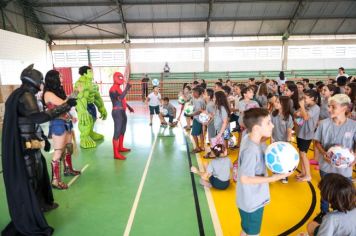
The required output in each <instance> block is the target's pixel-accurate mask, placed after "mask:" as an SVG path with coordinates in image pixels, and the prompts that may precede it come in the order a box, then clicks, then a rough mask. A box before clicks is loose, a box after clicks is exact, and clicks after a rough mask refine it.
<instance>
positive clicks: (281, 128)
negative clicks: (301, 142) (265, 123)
mask: <svg viewBox="0 0 356 236" xmlns="http://www.w3.org/2000/svg"><path fill="white" fill-rule="evenodd" d="M271 121H272V124H273V125H274V128H273V131H272V138H273V140H274V141H275V142H277V141H284V142H287V141H288V132H287V130H288V128H289V129H293V119H292V116H291V115H289V117H288V119H287V120H284V119H283V117H282V116H281V115H277V116H271Z"/></svg>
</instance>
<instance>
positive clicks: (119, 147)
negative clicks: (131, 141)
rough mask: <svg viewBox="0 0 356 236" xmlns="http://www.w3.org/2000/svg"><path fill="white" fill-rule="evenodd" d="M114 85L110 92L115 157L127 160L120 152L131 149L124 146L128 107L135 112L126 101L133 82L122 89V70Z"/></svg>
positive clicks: (115, 77)
mask: <svg viewBox="0 0 356 236" xmlns="http://www.w3.org/2000/svg"><path fill="white" fill-rule="evenodd" d="M113 79H114V85H113V86H112V87H111V88H110V91H109V94H110V99H111V102H112V112H111V115H112V118H113V120H114V137H113V139H112V145H113V149H114V158H115V159H120V160H125V159H126V157H125V156H124V155H122V154H121V153H120V152H129V151H131V150H130V149H128V148H125V147H124V136H125V132H126V124H127V116H126V108H128V109H129V111H130V112H134V109H133V108H132V107H130V106H129V104H127V102H126V98H125V97H126V94H127V92H128V91H129V89H130V88H131V84H127V85H126V87H125V89H124V91H122V89H121V87H120V86H121V85H123V84H124V81H125V80H124V76H123V75H122V74H121V73H120V72H115V73H114V76H113Z"/></svg>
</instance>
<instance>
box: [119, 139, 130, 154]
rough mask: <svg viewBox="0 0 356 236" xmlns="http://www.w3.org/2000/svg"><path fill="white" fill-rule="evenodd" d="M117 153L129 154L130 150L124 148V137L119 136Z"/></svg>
mask: <svg viewBox="0 0 356 236" xmlns="http://www.w3.org/2000/svg"><path fill="white" fill-rule="evenodd" d="M119 151H120V152H130V151H131V149H129V148H124V135H120V137H119Z"/></svg>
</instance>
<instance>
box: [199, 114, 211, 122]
mask: <svg viewBox="0 0 356 236" xmlns="http://www.w3.org/2000/svg"><path fill="white" fill-rule="evenodd" d="M209 120H210V117H209V115H208V114H206V113H200V115H199V121H200V123H206V122H208V121H209Z"/></svg>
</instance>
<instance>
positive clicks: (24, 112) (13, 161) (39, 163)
mask: <svg viewBox="0 0 356 236" xmlns="http://www.w3.org/2000/svg"><path fill="white" fill-rule="evenodd" d="M21 80H22V85H21V86H20V88H18V89H16V90H15V91H14V92H13V93H12V94H11V95H10V97H9V98H8V99H7V101H6V103H5V115H4V126H3V130H2V166H3V177H4V184H5V189H6V196H7V202H8V207H9V212H10V217H11V222H10V223H9V224H8V225H7V226H6V228H5V229H4V230H3V232H2V235H42V236H44V235H52V234H53V228H52V227H50V226H49V225H48V224H47V221H46V219H45V218H44V215H43V212H44V211H50V210H52V209H55V208H57V207H58V204H56V203H54V199H53V193H52V189H51V185H50V182H49V176H48V172H47V164H46V160H45V158H44V157H43V155H42V153H41V148H42V143H43V141H46V140H47V139H46V137H45V136H44V134H43V132H42V129H41V127H40V126H39V124H40V123H44V122H47V121H50V120H52V119H53V118H55V117H57V116H59V115H61V114H63V113H65V112H67V111H69V110H70V108H71V107H72V106H75V105H76V101H75V99H68V100H67V101H66V102H65V103H64V104H63V105H61V106H58V107H56V108H54V109H52V110H49V111H45V112H40V110H39V107H38V105H37V101H36V97H35V94H36V93H38V92H39V91H40V90H41V88H42V86H43V75H42V73H41V72H39V71H38V70H35V69H33V64H32V65H30V66H28V67H27V68H25V69H24V70H23V71H22V73H21ZM49 149H50V144H49V142H48V141H47V142H46V145H45V150H46V151H47V150H48V151H49Z"/></svg>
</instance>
